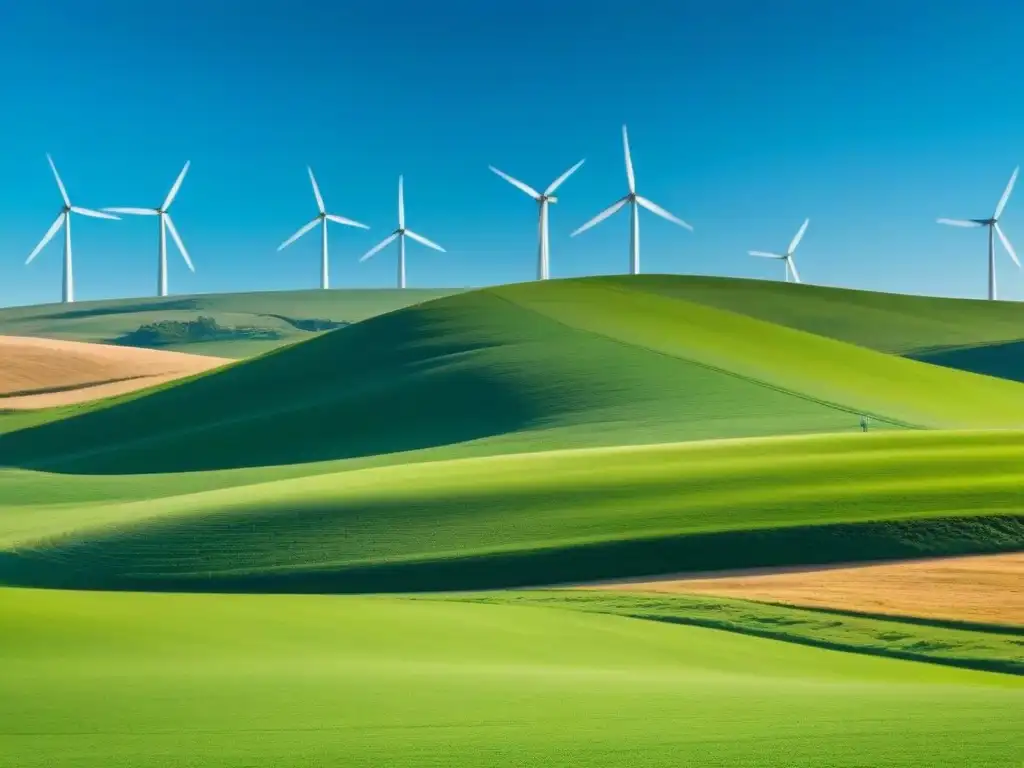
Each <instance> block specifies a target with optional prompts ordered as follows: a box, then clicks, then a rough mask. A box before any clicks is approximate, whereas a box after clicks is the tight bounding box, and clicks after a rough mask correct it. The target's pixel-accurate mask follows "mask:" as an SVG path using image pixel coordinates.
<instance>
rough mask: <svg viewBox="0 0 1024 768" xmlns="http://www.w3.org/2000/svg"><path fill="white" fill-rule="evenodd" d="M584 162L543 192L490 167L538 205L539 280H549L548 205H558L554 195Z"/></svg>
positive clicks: (580, 162) (581, 161)
mask: <svg viewBox="0 0 1024 768" xmlns="http://www.w3.org/2000/svg"><path fill="white" fill-rule="evenodd" d="M584 162H586V160H580V161H579V162H578V163H576V165H574V166H572V167H571V168H570V169H569V170H567V171H566V172H565V173H563V174H562V175H561V176H559V177H558V178H557V179H555V180H554V181H553V182H551V183H550V184H548V187H547V189H545V190H544V191H543V192H538V191H537V190H536V189H534V188H533V187H531V186H530V185H529V184H524V183H523V182H521V181H519V179H514V178H512V177H511V176H509V175H508V174H507V173H505V172H504V171H499V170H498V169H497V168H495V167H494V166H493V165H490V166H488V168H490V169H491V170H492V171H493V172H494V173H495V174H497V175H498V176H500V177H501V178H503V179H504V180H505V181H507V182H508V183H509V184H511V185H512V186H513V187H515V188H516V189H519V190H521V191H523V192H525V193H526V194H528V195H529V196H530V197H532V198H533V199H534V200H536V201H537V203H538V205H537V208H538V212H539V214H540V221H539V222H538V226H537V231H538V240H539V243H538V245H537V279H538V280H547V279H548V264H549V262H550V254H551V249H550V246H549V245H548V206H547V204H548V203H557V202H558V198H557V197H555V195H554V192H555V190H556V189H558V188H559V187H560V186H562V184H563V183H564V182H565V180H566V179H568V178H569V177H570V176H572V175H573V174H574V173H576V171H578V170H579V169H580V166H582V165H583V163H584Z"/></svg>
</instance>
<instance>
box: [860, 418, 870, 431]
mask: <svg viewBox="0 0 1024 768" xmlns="http://www.w3.org/2000/svg"><path fill="white" fill-rule="evenodd" d="M860 431H861V432H867V431H868V417H867V416H865V415H864V414H863V413H862V414H861V415H860Z"/></svg>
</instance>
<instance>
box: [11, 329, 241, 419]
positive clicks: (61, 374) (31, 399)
mask: <svg viewBox="0 0 1024 768" xmlns="http://www.w3.org/2000/svg"><path fill="white" fill-rule="evenodd" d="M229 362H234V361H232V360H227V359H224V358H219V357H207V356H205V355H191V354H188V353H185V352H166V351H163V350H156V349H140V348H137V347H120V346H116V345H112V344H90V343H86V342H81V341H57V340H54V339H38V338H30V337H26V336H0V409H12V410H24V409H34V408H48V407H52V406H58V405H74V404H77V403H84V402H88V401H90V400H96V399H99V398H101V397H110V396H112V395H120V394H124V393H126V392H133V391H135V390H137V389H142V388H143V387H151V386H154V385H156V384H162V383H164V382H167V381H172V380H174V379H180V378H182V377H184V376H192V375H193V374H196V373H202V372H203V371H208V370H210V369H212V368H217V367H219V366H221V365H224V364H225V363H229Z"/></svg>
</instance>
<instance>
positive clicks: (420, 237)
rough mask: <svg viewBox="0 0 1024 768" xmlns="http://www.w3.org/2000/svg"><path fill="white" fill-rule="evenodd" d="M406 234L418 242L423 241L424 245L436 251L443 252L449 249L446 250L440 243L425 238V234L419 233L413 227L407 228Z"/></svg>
mask: <svg viewBox="0 0 1024 768" xmlns="http://www.w3.org/2000/svg"><path fill="white" fill-rule="evenodd" d="M405 234H407V235H408V236H409V237H411V238H412V239H413V240H415V241H416V242H417V243H422V244H423V245H425V246H427V247H428V248H433V249H434V250H435V251H440V252H441V253H447V251H445V249H444V248H442V247H441V246H440V245H438V244H437V243H435V242H434V241H432V240H427V238H425V237H424V236H423V235H417V234H416V233H415V232H413V231H412V230H411V229H407V230H405Z"/></svg>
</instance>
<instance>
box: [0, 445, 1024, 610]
mask: <svg viewBox="0 0 1024 768" xmlns="http://www.w3.org/2000/svg"><path fill="white" fill-rule="evenodd" d="M344 466H345V465H344V464H341V465H339V468H340V469H342V470H344ZM245 478H247V479H248V481H249V482H250V483H253V484H250V485H234V486H230V487H221V488H214V487H212V486H215V485H216V484H217V483H218V482H220V483H230V482H235V483H237V482H239V481H241V480H243V479H245ZM260 479H263V480H265V482H259V480H260ZM204 484H205V487H206V489H207V490H203V487H204ZM1022 485H1024V435H1022V434H1021V433H1019V432H1010V431H990V432H975V433H970V432H937V431H936V432H932V431H912V432H911V431H908V432H890V433H875V434H867V435H864V434H856V435H828V436H811V437H796V438H774V439H759V440H736V441H717V442H706V443H701V442H695V443H683V444H675V445H654V446H642V447H616V448H604V449H586V450H567V451H550V452H534V453H526V454H516V455H503V456H490V457H479V458H469V459H458V460H449V461H433V462H420V463H406V464H393V465H383V466H377V467H365V468H362V469H349V470H347V471H336V472H331V473H324V474H313V475H309V476H305V477H293V478H290V479H281V478H278V479H273V478H272V477H266V478H261V477H260V474H259V473H258V472H257V471H255V470H250V471H249V472H248V473H244V474H243V473H196V474H183V475H139V476H123V477H108V476H99V477H94V478H92V477H84V476H63V475H54V474H49V473H38V472H24V471H8V472H4V473H2V474H0V498H3V500H4V501H3V506H2V507H0V583H7V584H11V585H21V586H37V585H45V586H61V587H69V588H79V587H116V588H138V589H174V590H181V589H186V590H190V589H200V590H203V589H212V590H221V589H227V590H244V591H251V590H254V591H268V590H269V591H339V590H340V591H378V590H399V591H410V590H418V589H470V588H482V587H502V586H513V585H522V584H544V583H555V582H558V581H575V580H581V579H586V578H612V577H617V576H632V575H640V574H651V573H665V572H671V571H679V570H704V569H717V568H731V567H745V566H758V565H789V564H793V563H806V562H834V561H842V560H850V559H873V558H887V557H907V556H915V555H917V556H922V555H941V554H956V553H971V552H993V551H1007V550H1013V549H1019V548H1022V547H1024V496H1022V494H1021V492H1020V489H1021V487H1022Z"/></svg>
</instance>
